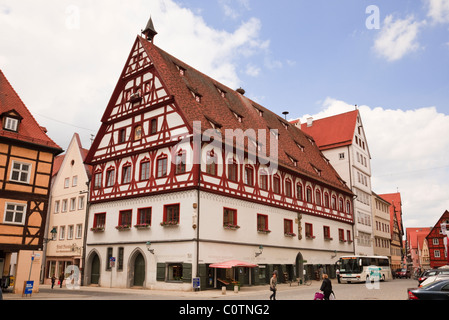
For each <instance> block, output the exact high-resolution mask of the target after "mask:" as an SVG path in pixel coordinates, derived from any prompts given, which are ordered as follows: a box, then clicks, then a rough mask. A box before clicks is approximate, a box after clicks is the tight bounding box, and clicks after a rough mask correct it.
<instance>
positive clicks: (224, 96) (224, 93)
mask: <svg viewBox="0 0 449 320" xmlns="http://www.w3.org/2000/svg"><path fill="white" fill-rule="evenodd" d="M216 88H217V91H218V93H219V94H220V96H221V97H222V98H226V91H224V90H221V89H220V88H219V87H216Z"/></svg>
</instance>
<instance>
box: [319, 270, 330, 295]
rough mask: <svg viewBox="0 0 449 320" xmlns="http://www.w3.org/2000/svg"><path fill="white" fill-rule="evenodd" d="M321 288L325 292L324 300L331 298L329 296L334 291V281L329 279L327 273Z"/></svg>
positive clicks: (324, 274) (324, 275)
mask: <svg viewBox="0 0 449 320" xmlns="http://www.w3.org/2000/svg"><path fill="white" fill-rule="evenodd" d="M320 290H321V291H322V292H323V294H324V300H329V297H330V295H331V293H333V292H332V282H331V281H330V280H329V276H328V275H327V274H326V273H323V283H322V284H321V288H320Z"/></svg>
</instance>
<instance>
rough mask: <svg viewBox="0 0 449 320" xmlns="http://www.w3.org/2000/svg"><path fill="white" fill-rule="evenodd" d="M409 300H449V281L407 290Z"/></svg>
mask: <svg viewBox="0 0 449 320" xmlns="http://www.w3.org/2000/svg"><path fill="white" fill-rule="evenodd" d="M407 293H408V299H409V300H449V279H446V280H440V281H435V282H432V283H431V284H429V285H427V286H424V287H421V288H414V289H407Z"/></svg>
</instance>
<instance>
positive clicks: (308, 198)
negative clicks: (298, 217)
mask: <svg viewBox="0 0 449 320" xmlns="http://www.w3.org/2000/svg"><path fill="white" fill-rule="evenodd" d="M306 201H307V202H309V203H312V189H311V188H310V187H308V188H307V190H306Z"/></svg>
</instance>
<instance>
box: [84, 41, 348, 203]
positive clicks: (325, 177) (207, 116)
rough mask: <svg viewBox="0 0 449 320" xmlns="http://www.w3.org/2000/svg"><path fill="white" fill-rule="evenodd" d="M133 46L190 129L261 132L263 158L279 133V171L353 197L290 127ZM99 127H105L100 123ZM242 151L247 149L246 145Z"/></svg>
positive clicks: (148, 47) (164, 56) (152, 48)
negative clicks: (272, 132) (197, 126)
mask: <svg viewBox="0 0 449 320" xmlns="http://www.w3.org/2000/svg"><path fill="white" fill-rule="evenodd" d="M136 41H140V43H141V44H142V46H143V48H144V49H145V51H146V53H147V54H148V56H149V57H150V59H151V61H152V62H153V64H154V67H155V70H156V71H157V73H158V75H159V76H160V78H161V81H162V83H163V85H164V86H165V87H166V89H167V91H168V93H169V94H170V95H172V96H173V97H174V99H175V102H176V104H177V106H178V107H179V109H180V111H181V114H182V115H183V117H184V118H185V120H186V123H187V125H188V126H190V129H192V127H193V122H194V121H200V122H201V128H202V131H203V132H204V131H205V130H207V129H211V128H212V126H211V124H210V121H212V122H214V123H216V124H218V125H220V126H221V129H222V132H224V131H225V130H226V129H232V130H236V129H241V130H242V132H245V131H246V130H248V129H253V130H254V131H255V133H256V135H257V133H258V130H259V129H262V130H264V131H265V133H266V135H267V139H263V140H262V139H261V140H262V141H263V142H264V143H266V145H267V147H266V150H267V153H268V152H269V150H270V145H269V142H270V141H269V135H270V133H269V130H270V129H273V130H275V129H277V130H278V133H279V140H278V144H279V148H278V155H279V156H278V161H279V166H282V167H284V168H288V169H289V170H292V171H295V172H297V173H299V174H301V175H303V176H306V177H309V178H311V179H314V180H315V181H318V182H322V183H326V184H329V185H332V186H333V187H334V188H337V189H339V190H341V191H343V192H345V193H349V194H352V192H351V191H350V189H349V188H348V187H347V186H346V185H344V184H343V183H342V180H341V178H340V176H339V175H338V173H337V172H336V171H335V169H334V168H333V167H332V166H331V165H330V164H328V163H327V161H326V160H325V159H324V157H323V155H322V153H321V151H320V150H319V149H318V147H317V146H316V145H313V144H311V142H310V140H309V138H310V137H309V136H307V135H306V134H304V133H303V132H302V131H301V130H299V129H298V128H296V127H295V126H294V125H292V124H290V123H288V122H287V121H285V120H284V119H283V118H281V117H279V116H278V115H276V114H274V113H273V112H271V111H270V110H268V109H266V108H264V107H263V106H261V105H259V104H257V103H256V102H254V101H252V100H250V99H248V98H247V97H245V96H244V95H242V94H240V93H238V92H237V91H235V90H233V89H231V88H229V87H227V86H225V85H223V84H221V83H219V82H218V81H216V80H214V79H212V78H210V77H208V76H207V75H205V74H203V73H201V72H200V71H198V70H196V69H194V68H192V67H191V66H189V65H187V64H186V63H184V62H182V61H180V60H178V59H177V58H175V57H173V56H172V55H170V54H168V53H167V52H165V51H163V50H162V49H160V48H158V47H157V46H156V45H154V44H153V43H152V42H149V41H147V40H145V39H144V38H142V37H140V36H138V37H137V39H136ZM177 66H179V67H181V68H183V69H184V70H185V73H184V75H183V76H181V75H180V72H179V69H178V67H177ZM120 81H121V80H120ZM217 88H218V89H220V90H221V91H224V92H226V96H225V98H223V97H222V96H221V94H220V92H219V91H218V89H217ZM191 90H194V91H196V92H197V93H198V94H199V95H201V102H197V101H196V100H195V98H194V97H193V96H192V93H191ZM111 110H112V105H110V106H108V108H107V110H106V111H105V114H104V116H103V120H102V121H103V122H105V121H106V119H108V114H109V113H110V112H111ZM258 110H260V111H261V112H263V116H260V114H259V111H258ZM235 114H237V115H240V116H241V117H242V118H243V120H242V121H241V122H240V121H239V120H238V119H237V118H236V116H235ZM284 124H285V125H287V127H288V129H286V128H285V126H284ZM103 126H105V124H104V123H103ZM100 132H101V129H100ZM267 132H268V133H267ZM97 138H98V135H97ZM246 143H247V142H246ZM298 145H301V146H303V147H304V151H301V150H300V148H299V147H298ZM242 147H243V148H244V149H245V150H247V145H246V146H242ZM93 149H95V142H94V145H93V147H92V148H91V151H92V150H93ZM91 156H93V155H92V154H90V155H89V156H88V160H87V161H90V157H91ZM289 156H290V157H291V158H293V159H294V160H296V161H297V166H294V164H293V162H292V161H291V160H290V158H289ZM314 167H315V168H317V169H318V170H320V171H321V176H319V175H318V174H317V172H316V171H315V170H314Z"/></svg>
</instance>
